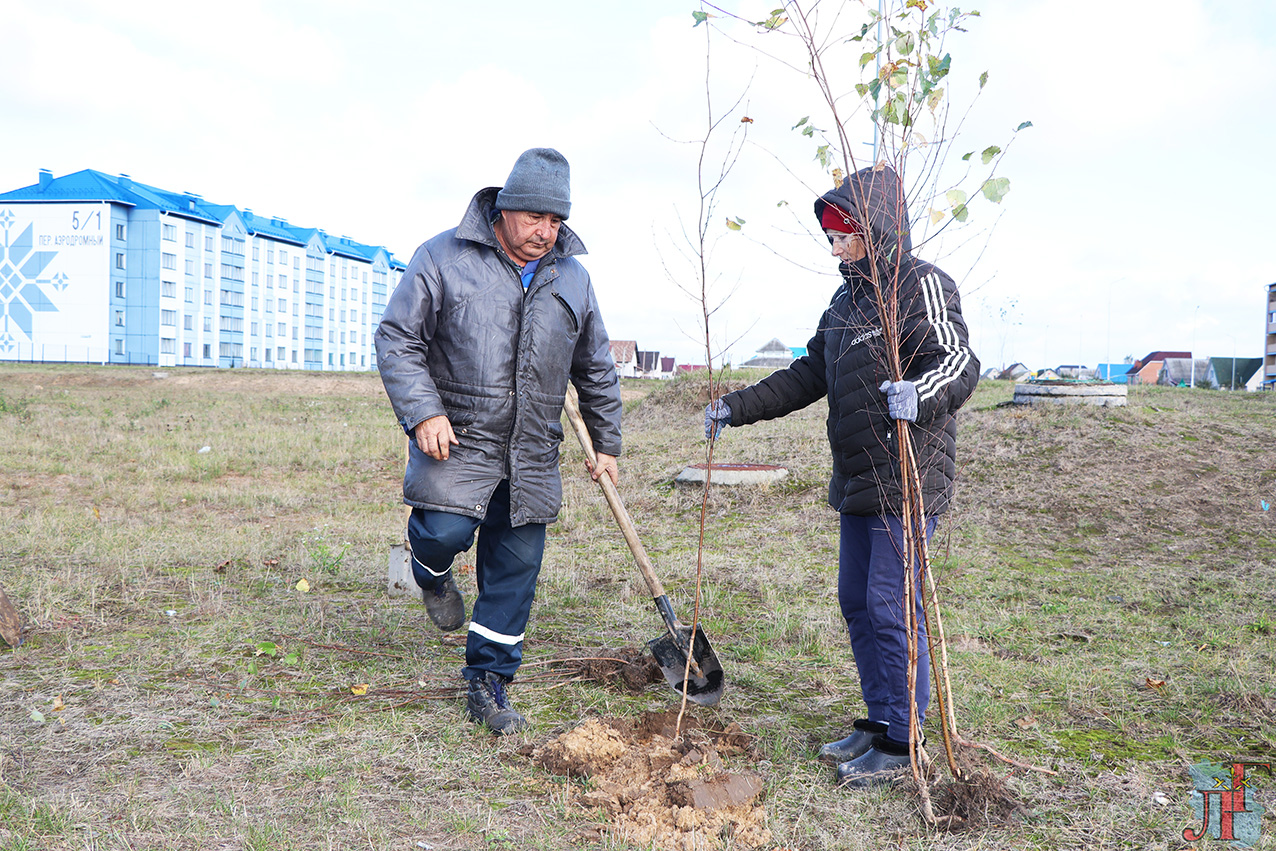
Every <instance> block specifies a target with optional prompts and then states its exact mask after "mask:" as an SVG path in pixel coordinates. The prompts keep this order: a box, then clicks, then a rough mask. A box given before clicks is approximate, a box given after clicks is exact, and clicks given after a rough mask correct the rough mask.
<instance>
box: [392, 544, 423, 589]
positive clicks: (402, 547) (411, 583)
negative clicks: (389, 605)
mask: <svg viewBox="0 0 1276 851" xmlns="http://www.w3.org/2000/svg"><path fill="white" fill-rule="evenodd" d="M385 584H386V592H387V593H388V594H389V595H390V596H391V597H402V596H404V595H405V594H411V593H413V592H414V591H415V593H417V594H418V595H419V594H420V593H421V591H420V589H419V588H418V587H417V584H416V580H415V579H414V578H413V577H412V556H411V553H410V552H409V550H408V545H407V544H395V545H394V546H392V547H390V569H389V572H388V573H387V575H386V583H385Z"/></svg>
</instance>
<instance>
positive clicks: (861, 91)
mask: <svg viewBox="0 0 1276 851" xmlns="http://www.w3.org/2000/svg"><path fill="white" fill-rule="evenodd" d="M855 94H857V95H859V96H860V97H864V95H866V94H868V84H867V83H856V84H855Z"/></svg>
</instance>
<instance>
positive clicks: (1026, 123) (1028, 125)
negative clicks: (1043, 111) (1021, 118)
mask: <svg viewBox="0 0 1276 851" xmlns="http://www.w3.org/2000/svg"><path fill="white" fill-rule="evenodd" d="M1031 126H1032V122H1031V121H1025V122H1024V123H1023V124H1020V125H1019V126H1018V127H1016V128H1015V132H1016V133H1018V132H1019V131H1020V130H1023V129H1024V128H1027V127H1031Z"/></svg>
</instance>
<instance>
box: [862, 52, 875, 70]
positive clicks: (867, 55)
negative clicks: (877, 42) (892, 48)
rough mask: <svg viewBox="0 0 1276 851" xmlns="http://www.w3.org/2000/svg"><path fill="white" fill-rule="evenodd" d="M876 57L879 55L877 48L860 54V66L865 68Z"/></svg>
mask: <svg viewBox="0 0 1276 851" xmlns="http://www.w3.org/2000/svg"><path fill="white" fill-rule="evenodd" d="M876 57H877V51H876V50H870V51H869V52H867V53H862V54H860V67H861V68H863V67H864V66H865V65H867V64H868V63H870V62H872V61H873V60H874V59H875V58H876Z"/></svg>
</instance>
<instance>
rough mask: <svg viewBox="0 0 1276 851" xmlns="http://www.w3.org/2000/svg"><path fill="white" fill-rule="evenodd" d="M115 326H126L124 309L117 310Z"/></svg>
mask: <svg viewBox="0 0 1276 851" xmlns="http://www.w3.org/2000/svg"><path fill="white" fill-rule="evenodd" d="M115 326H116V327H117V328H123V327H124V311H122V310H117V311H115Z"/></svg>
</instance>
